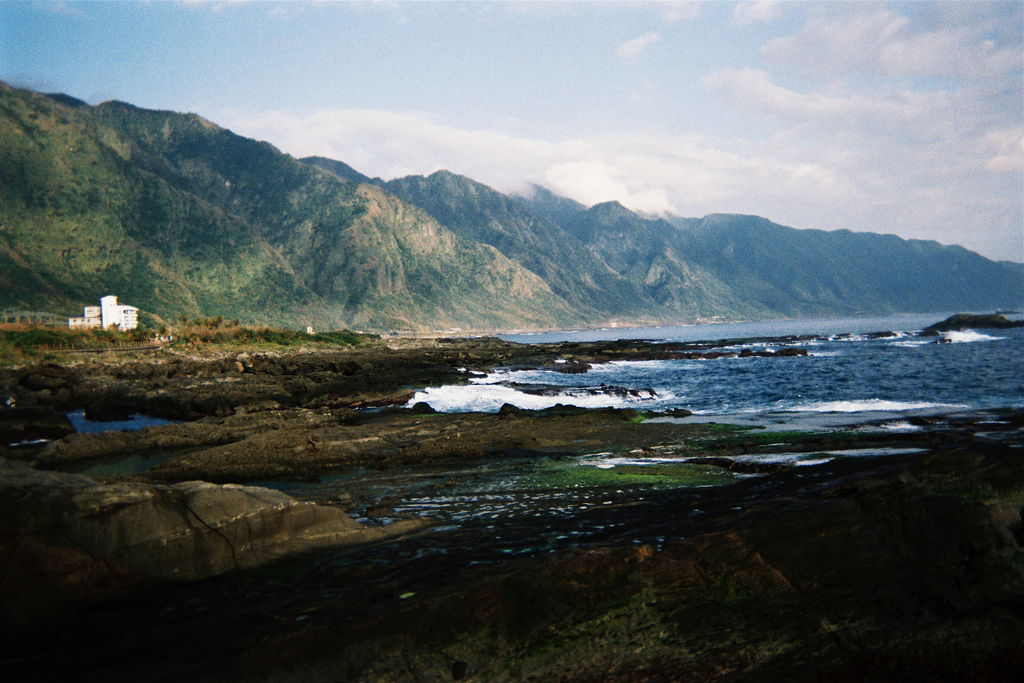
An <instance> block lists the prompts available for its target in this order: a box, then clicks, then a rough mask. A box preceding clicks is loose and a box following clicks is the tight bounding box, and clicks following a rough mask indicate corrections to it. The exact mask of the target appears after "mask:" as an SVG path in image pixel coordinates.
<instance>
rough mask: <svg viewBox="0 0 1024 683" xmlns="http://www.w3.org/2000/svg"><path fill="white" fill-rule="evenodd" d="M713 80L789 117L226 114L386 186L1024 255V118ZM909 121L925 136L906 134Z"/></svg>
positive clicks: (237, 125) (756, 80)
mask: <svg viewBox="0 0 1024 683" xmlns="http://www.w3.org/2000/svg"><path fill="white" fill-rule="evenodd" d="M716 78H717V79H718V81H719V83H718V85H719V86H721V87H725V86H730V87H733V86H735V87H738V88H740V90H739V93H740V94H743V93H746V94H747V95H748V96H750V97H751V98H752V99H751V103H752V104H754V105H756V106H758V107H761V108H762V111H763V113H772V114H773V115H778V116H780V117H781V119H783V120H785V121H786V122H788V123H786V125H784V126H783V128H781V129H780V130H779V131H778V132H777V133H775V134H773V135H771V136H769V137H767V138H764V139H762V140H760V141H743V140H738V139H735V138H729V139H717V138H711V137H707V136H700V135H668V134H666V135H658V134H650V133H648V134H639V133H634V134H626V133H623V134H619V135H610V136H603V137H593V138H589V139H574V140H560V141H551V140H540V139H535V138H525V137H518V136H514V135H509V134H506V133H503V132H499V131H495V130H464V129H459V128H455V127H452V126H448V125H445V124H444V123H442V122H440V121H438V120H436V119H435V118H433V117H431V116H430V115H428V114H425V113H422V112H395V111H380V110H367V109H352V110H321V111H316V112H313V113H310V114H292V113H285V112H263V113H257V114H250V115H243V114H240V113H238V112H223V113H221V114H219V115H217V116H216V117H215V118H216V120H218V121H221V122H222V123H223V124H225V125H227V126H228V127H229V128H231V129H233V130H235V131H236V132H238V133H239V134H242V135H247V136H250V137H255V138H258V139H264V140H269V141H271V142H272V143H274V144H275V145H277V146H278V147H280V148H281V149H282V150H283V151H285V152H288V153H290V154H293V155H295V156H297V157H300V156H309V155H320V156H326V157H330V158H334V159H339V160H341V161H344V162H346V163H348V164H351V165H352V166H353V167H355V168H356V169H357V170H359V171H361V172H363V173H366V174H367V175H371V176H381V177H383V178H385V179H389V178H393V177H399V176H403V175H410V174H429V173H432V172H433V171H436V170H439V169H442V168H444V169H448V170H451V171H453V172H455V173H461V174H463V175H467V176H469V177H471V178H474V179H476V180H479V181H480V182H483V183H486V184H488V185H491V186H492V187H495V188H496V189H498V190H501V191H504V192H517V191H523V190H524V189H525V187H526V186H527V185H528V184H529V183H539V184H541V185H545V186H547V187H550V188H551V189H552V190H554V191H556V192H558V193H560V194H563V195H566V196H569V197H572V198H573V199H576V200H578V201H580V202H583V203H584V204H588V205H589V204H594V203H598V202H603V201H610V200H618V201H620V202H622V203H623V204H624V205H626V206H628V207H630V208H632V209H634V210H638V211H645V212H651V213H664V212H670V213H675V214H678V215H688V216H699V215H704V214H707V213H714V212H738V213H754V214H759V215H763V216H767V217H768V218H771V219H772V220H775V221H777V222H780V223H783V224H785V225H792V226H795V227H818V228H840V227H841V228H848V229H852V230H871V231H875V232H896V233H898V234H901V235H904V236H907V237H916V238H922V239H937V240H939V241H941V242H945V243H958V244H965V245H966V246H968V248H973V249H977V250H980V251H982V253H986V254H987V255H989V256H994V257H999V258H1013V259H1016V260H1024V253H1022V244H1021V241H1022V240H1021V232H1020V226H1021V224H1022V221H1024V216H1022V215H1021V206H1020V200H1019V185H1020V177H1021V176H1020V173H1021V170H1020V169H1021V166H1022V163H1024V162H1022V160H1024V149H1022V147H1021V136H1022V134H1024V132H1022V131H1021V130H1020V129H1019V128H1018V127H1004V128H992V129H986V130H981V131H980V132H979V131H962V132H960V133H957V134H956V135H951V134H950V132H949V131H950V130H953V131H956V130H958V128H957V127H956V126H947V127H943V126H937V127H936V126H933V127H929V125H930V124H928V118H927V113H928V112H929V111H932V110H933V109H934V108H935V107H936V105H935V104H934V103H933V102H931V101H929V100H922V101H918V100H915V99H914V97H912V96H910V95H907V96H906V97H905V98H902V99H901V98H895V99H892V100H886V99H881V100H877V101H876V100H872V99H870V98H867V97H864V96H849V97H840V96H832V97H825V96H821V95H813V94H804V93H796V92H793V91H790V90H787V89H784V88H781V87H779V86H777V85H775V84H773V83H771V81H770V80H768V79H767V77H766V76H765V75H764V74H763V73H760V72H756V71H753V70H747V71H743V70H735V71H733V72H725V73H719V74H718V75H717V76H716ZM742 88H746V89H747V90H746V91H744V90H742ZM769 110H770V111H769ZM939 111H941V107H939ZM886 117H889V118H891V119H892V120H893V121H895V123H893V126H894V128H893V129H892V130H891V131H890V133H889V134H886V135H881V134H879V133H877V132H872V131H874V130H875V125H874V123H872V122H875V121H878V120H881V119H885V118H886ZM862 124H863V125H862ZM900 126H902V127H903V128H905V129H913V128H914V127H915V126H920V127H923V128H926V129H927V131H930V132H929V133H928V134H927V135H926V134H925V133H923V132H922V133H920V134H919V136H918V137H919V139H917V140H914V141H909V142H905V143H902V142H900V140H901V139H903V138H901V133H900V130H899V127H900ZM936 131H937V132H936ZM929 135H930V136H931V137H929ZM1015 188H1016V189H1015Z"/></svg>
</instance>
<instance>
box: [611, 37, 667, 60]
mask: <svg viewBox="0 0 1024 683" xmlns="http://www.w3.org/2000/svg"><path fill="white" fill-rule="evenodd" d="M659 40H661V34H659V33H658V32H657V31H651V32H649V33H645V34H643V35H642V36H638V37H637V38H633V39H632V40H627V41H626V42H625V43H623V44H622V45H620V46H619V49H618V50H616V51H615V52H616V54H618V55H619V57H621V58H622V59H626V60H630V59H635V58H636V57H637V56H639V55H640V53H641V52H643V51H644V50H646V49H647V48H649V47H650V46H651V45H653V44H655V43H656V42H658V41H659Z"/></svg>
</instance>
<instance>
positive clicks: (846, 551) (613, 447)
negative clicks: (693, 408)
mask: <svg viewBox="0 0 1024 683" xmlns="http://www.w3.org/2000/svg"><path fill="white" fill-rule="evenodd" d="M979 321H980V319H967V318H957V319H955V320H954V319H953V318H951V319H949V320H947V321H943V323H945V329H949V328H950V326H952V325H970V324H978V323H979ZM988 322H989V323H992V320H991V319H990V320H988ZM941 325H942V324H939V325H937V326H935V327H936V328H937V329H943V328H942V327H941ZM165 332H166V331H165ZM17 334H21V335H22V336H21V337H20V339H21V340H22V343H23V345H22V346H20V347H19V346H17V345H15V344H14V343H12V342H11V341H10V340H11V339H12V338H15V337H17ZM31 334H35V336H34V337H33V336H27V335H31ZM94 334H95V335H96V336H95V338H96V339H112V340H114V341H116V340H117V338H116V337H110V336H103V335H100V334H99V333H94ZM146 334H149V335H152V334H153V332H152V331H150V332H148V333H146ZM175 337H176V338H175V341H174V342H173V343H171V344H169V345H168V346H166V347H164V348H161V349H158V350H148V351H140V352H138V353H131V354H120V355H118V354H88V355H86V354H59V355H58V354H51V355H47V354H45V353H40V354H36V355H33V354H32V353H25V352H24V350H25V349H26V348H28V346H27V342H26V341H25V340H27V339H33V340H35V341H36V342H37V343H38V344H43V343H51V342H50V341H49V339H50V338H49V337H47V336H46V335H41V334H39V333H33V332H31V331H30V330H17V329H3V330H2V331H0V339H4V340H5V341H4V343H5V344H7V345H9V346H10V347H12V348H21V349H22V353H23V355H22V356H20V357H19V364H18V365H17V366H14V365H11V366H8V367H0V398H8V397H9V398H10V399H12V400H10V401H8V405H11V406H13V407H0V565H2V566H3V567H5V570H4V573H3V575H2V577H0V587H2V590H0V634H3V635H4V636H5V637H4V638H3V643H4V644H3V645H2V646H0V677H2V678H4V680H11V681H22V680H25V681H27V680H39V679H40V678H59V677H62V676H63V677H67V676H68V675H72V674H73V676H72V677H81V676H82V675H83V672H87V675H89V676H92V677H101V678H103V679H104V680H109V681H128V680H140V679H146V680H157V681H160V680H168V681H170V680H185V679H187V680H197V681H218V680H240V681H278V680H281V681H284V680H336V679H340V680H365V681H371V680H438V681H440V680H474V681H502V680H505V681H517V680H528V679H531V678H532V679H534V680H565V681H592V680H603V681H607V680H610V681H638V680H641V681H642V680H650V681H659V680H668V679H671V680H681V681H726V680H728V681H736V680H757V681H784V680H785V681H803V680H806V681H810V680H820V679H821V678H822V677H825V678H829V679H836V680H863V679H868V678H871V679H878V680H893V679H896V678H907V677H910V678H914V677H924V676H927V677H929V678H930V679H931V680H963V679H965V678H969V679H972V680H1009V679H1010V678H1012V677H1013V675H1014V674H1015V673H1016V672H1018V671H1019V670H1020V668H1021V666H1024V653H1022V652H1021V651H1020V648H1019V644H1020V642H1022V640H1024V618H1022V616H1021V615H1022V611H1021V610H1020V609H1019V607H1020V605H1021V604H1022V603H1021V601H1022V599H1024V598H1022V596H1024V549H1022V544H1024V524H1022V520H1021V513H1022V509H1024V459H1022V458H1021V457H1020V447H1021V444H1022V442H1024V440H1022V432H1024V411H1022V410H1020V409H1019V407H1018V408H1011V407H1006V408H993V409H986V410H976V411H961V412H958V413H946V414H943V413H938V412H934V411H933V412H930V413H920V414H914V415H911V416H908V417H905V418H901V419H903V420H904V421H905V423H906V425H907V426H908V428H907V429H900V430H893V429H884V428H882V427H881V426H880V425H878V424H870V423H869V424H850V425H841V426H838V427H830V428H808V429H803V430H788V431H777V430H773V429H771V428H765V427H764V426H737V425H729V424H718V423H714V422H707V421H688V420H687V417H688V415H689V412H688V411H686V410H680V409H677V410H673V411H667V412H663V413H654V412H650V411H643V410H638V409H634V408H626V409H617V408H600V409H585V408H575V407H570V406H564V405H557V406H554V407H552V408H547V409H544V410H523V409H519V408H516V407H514V406H511V405H505V406H504V407H502V409H501V410H500V411H498V412H497V413H437V412H435V411H434V410H433V409H432V408H431V407H430V406H428V405H426V404H423V403H420V404H415V405H410V404H411V400H410V399H412V397H413V396H414V394H415V392H416V391H417V390H418V389H422V388H424V387H427V386H442V385H450V384H460V383H461V384H464V383H468V382H470V380H471V379H472V378H473V377H476V376H479V374H480V373H483V372H488V371H490V370H493V369H496V368H520V369H523V368H543V369H549V370H557V371H558V372H568V373H586V372H588V371H589V370H590V369H591V368H592V367H593V366H594V365H597V364H601V363H606V362H609V361H613V360H657V359H674V358H699V359H703V360H707V361H708V362H718V361H719V360H720V359H724V358H733V357H736V356H737V355H742V354H747V355H758V356H762V357H764V358H766V359H768V360H766V361H764V362H776V361H774V360H770V359H772V358H775V357H780V356H789V355H801V354H806V351H805V350H804V349H802V348H800V347H799V343H798V342H800V340H801V339H803V340H804V341H808V342H810V341H812V340H813V338H812V337H810V336H808V337H788V338H786V341H787V342H788V343H789V344H796V345H795V346H794V345H791V346H787V347H786V348H785V350H784V351H783V352H773V351H767V350H763V351H754V350H751V349H744V350H742V351H739V352H737V351H736V350H734V349H725V348H723V346H725V345H726V344H725V342H723V341H719V342H687V343H682V342H672V343H654V342H649V341H643V340H622V341H599V342H560V343H552V344H544V345H538V344H518V343H512V342H504V341H501V340H498V339H495V338H490V337H481V338H435V339H431V340H429V341H428V340H423V339H409V340H406V339H400V340H399V339H388V338H381V337H377V336H376V335H361V334H357V333H349V332H338V333H317V334H315V335H307V334H306V333H297V332H296V333H284V332H281V331H275V330H269V329H253V328H247V327H244V326H241V325H237V324H235V323H234V321H225V320H216V319H214V320H205V321H196V324H194V325H182V326H181V328H180V329H179V330H178V331H176V332H175ZM5 348H6V347H5ZM778 362H784V361H781V360H780V361H778ZM538 390H543V388H542V387H541V388H539V389H538ZM595 390H597V391H604V392H614V391H626V390H623V389H621V388H617V387H606V386H602V387H598V388H596V389H595ZM69 411H83V414H84V418H85V419H87V420H90V421H93V422H94V423H103V422H105V421H121V422H118V424H124V421H131V420H133V419H137V416H138V414H144V415H150V416H157V417H162V418H166V420H169V422H167V421H161V422H160V423H159V424H150V425H148V426H142V428H139V429H133V430H124V429H122V430H121V431H100V432H97V433H85V432H77V431H75V429H74V427H73V426H72V425H71V423H70V422H69V420H68V418H67V416H66V414H67V413H68V412H69ZM111 423H112V424H113V422H111ZM140 426H141V425H140ZM837 453H838V454H840V455H841V454H842V453H849V454H850V456H851V457H835V454H837ZM853 456H855V457H853ZM613 465H614V466H613ZM112 633H118V634H122V636H119V637H118V638H117V639H116V642H114V641H112V640H111V635H110V634H112ZM56 651H59V652H60V653H61V656H60V657H54V656H53V653H54V652H56ZM183 652H186V653H188V654H187V656H183V655H182V653H183Z"/></svg>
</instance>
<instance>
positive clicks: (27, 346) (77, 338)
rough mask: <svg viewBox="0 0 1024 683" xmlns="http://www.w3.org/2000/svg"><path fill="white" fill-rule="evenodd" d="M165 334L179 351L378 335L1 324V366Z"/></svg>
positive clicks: (361, 341) (337, 342)
mask: <svg viewBox="0 0 1024 683" xmlns="http://www.w3.org/2000/svg"><path fill="white" fill-rule="evenodd" d="M168 333H170V334H172V336H173V341H172V342H171V343H170V348H177V349H183V350H184V349H188V350H197V349H205V348H210V349H213V350H215V349H218V348H238V349H254V350H256V349H278V348H299V347H310V346H313V347H337V346H363V345H366V344H371V343H373V342H375V341H377V340H378V339H380V337H379V336H378V335H376V334H365V333H362V332H349V331H348V330H340V331H334V332H318V333H316V334H307V333H305V332H300V331H298V330H287V329H280V328H274V327H245V326H243V325H241V324H240V323H239V322H238V321H237V320H224V319H223V318H206V319H195V320H182V321H181V323H180V325H178V326H176V327H170V328H168V327H166V326H162V327H159V328H156V329H154V328H139V329H135V330H131V331H130V332H120V331H118V330H98V329H91V330H72V329H70V328H61V327H43V326H34V325H26V324H0V365H17V364H21V363H35V362H40V361H44V360H55V359H56V358H57V354H60V353H62V351H61V348H60V347H77V348H89V349H94V348H103V347H107V346H109V347H112V348H113V347H117V346H118V345H121V344H126V343H129V342H141V341H146V340H149V339H152V338H153V337H154V335H158V334H159V335H165V334H168Z"/></svg>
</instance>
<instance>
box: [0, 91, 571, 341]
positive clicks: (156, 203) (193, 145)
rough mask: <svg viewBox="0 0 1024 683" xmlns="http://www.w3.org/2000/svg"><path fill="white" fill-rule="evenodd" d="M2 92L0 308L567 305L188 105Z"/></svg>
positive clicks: (377, 198) (397, 205) (411, 318)
mask: <svg viewBox="0 0 1024 683" xmlns="http://www.w3.org/2000/svg"><path fill="white" fill-rule="evenodd" d="M0 95H2V101H0V161H2V162H3V163H2V164H0V168H2V169H3V170H2V173H3V174H4V175H3V176H2V178H0V179H2V181H3V183H2V192H3V194H2V195H0V197H2V201H3V204H2V214H0V226H2V230H0V259H2V261H0V265H3V266H4V268H3V275H2V276H0V277H2V278H3V279H2V280H0V307H8V306H10V307H33V308H50V309H54V308H56V309H62V310H64V311H65V312H67V311H68V310H69V309H72V310H73V309H74V308H75V307H78V306H81V305H82V304H84V303H92V302H93V300H94V299H96V298H97V297H98V296H100V295H102V294H106V293H110V292H115V293H117V294H119V295H120V296H121V297H122V299H123V300H124V301H128V302H131V303H132V304H134V305H137V306H139V307H140V308H142V309H143V310H145V311H148V312H150V313H153V314H156V315H158V316H163V317H164V318H168V317H177V316H178V315H183V314H184V315H196V314H203V315H225V316H229V317H238V318H241V319H243V320H247V321H250V322H264V323H276V324H287V325H301V324H306V323H312V324H314V325H316V326H318V327H326V326H330V327H336V326H340V325H361V326H365V327H371V328H387V327H395V326H399V327H403V328H429V327H438V326H457V327H483V326H488V327H492V326H506V327H511V326H527V325H530V326H532V325H550V324H553V323H554V322H555V321H556V320H557V319H559V317H560V316H566V315H568V314H569V313H570V309H569V307H568V306H567V305H566V304H565V303H564V302H563V301H561V300H560V299H559V298H558V297H557V296H556V295H554V294H553V293H552V292H551V291H550V289H549V288H548V287H547V286H546V285H545V284H544V283H543V282H542V281H541V280H540V279H539V278H537V277H536V276H534V275H532V274H531V273H529V272H528V271H526V270H525V269H523V268H521V267H520V266H518V265H517V264H515V263H513V262H511V261H509V260H508V259H506V258H504V257H503V256H501V254H499V253H498V252H496V251H495V250H494V249H492V248H490V247H487V246H484V245H480V244H475V243H472V242H467V241H465V240H460V239H459V238H458V237H456V236H455V235H453V234H451V232H450V231H448V230H447V229H445V228H444V227H442V226H440V225H438V224H437V223H436V222H435V221H433V220H432V219H431V218H430V217H429V216H428V215H427V214H425V213H424V212H422V211H420V210H418V209H415V208H413V207H409V206H407V205H404V204H403V203H402V202H401V201H400V200H398V199H397V198H395V197H393V196H391V195H389V194H388V193H386V192H384V191H383V190H380V189H378V188H375V187H372V186H368V185H362V186H361V185H357V184H356V183H353V182H346V181H342V180H340V179H338V178H337V177H335V176H334V175H332V174H329V173H326V172H323V171H321V170H319V169H316V168H313V167H312V166H309V165H307V164H303V163H300V162H298V161H296V160H295V159H292V158H291V157H289V156H287V155H284V154H281V153H280V152H278V151H277V150H276V149H274V148H273V147H272V146H271V145H269V144H266V143H261V142H256V141H253V140H248V139H246V138H242V137H240V136H237V135H234V134H233V133H231V132H230V131H227V130H224V129H222V128H219V127H218V126H216V125H215V124H212V123H210V122H208V121H206V120H204V119H202V118H200V117H198V116H195V115H192V114H177V113H174V112H162V111H149V110H144V109H139V108H137V107H133V106H131V105H127V104H124V103H119V102H109V103H104V104H102V105H98V106H96V107H89V106H87V105H84V104H82V103H80V102H77V101H73V100H72V98H66V97H63V96H62V97H48V96H44V95H39V94H36V93H30V92H26V91H19V90H14V89H12V88H9V87H7V86H3V89H2V90H0ZM43 285H45V286H43Z"/></svg>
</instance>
